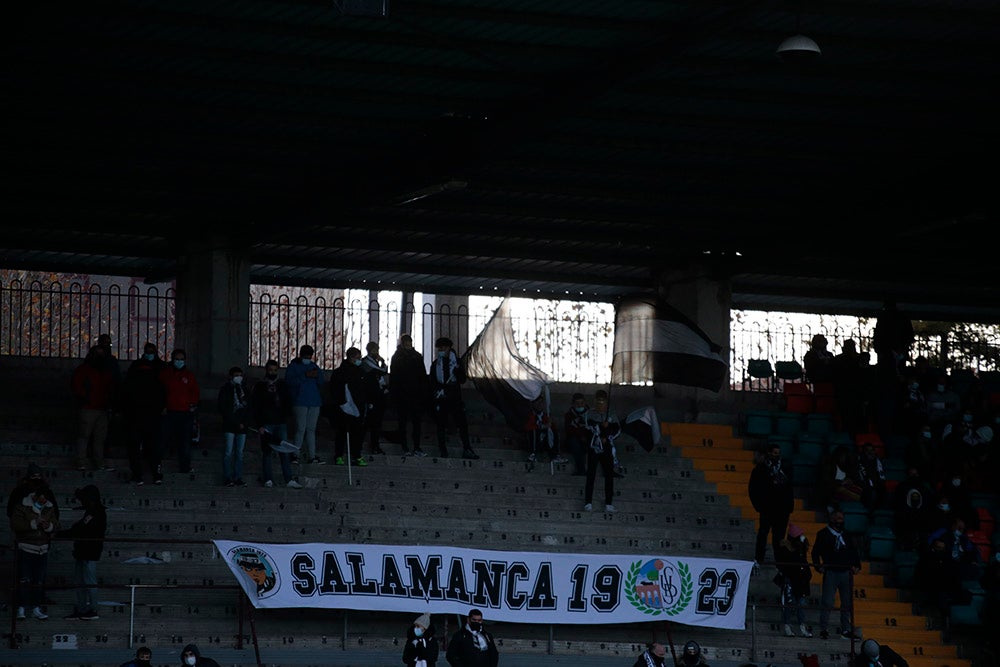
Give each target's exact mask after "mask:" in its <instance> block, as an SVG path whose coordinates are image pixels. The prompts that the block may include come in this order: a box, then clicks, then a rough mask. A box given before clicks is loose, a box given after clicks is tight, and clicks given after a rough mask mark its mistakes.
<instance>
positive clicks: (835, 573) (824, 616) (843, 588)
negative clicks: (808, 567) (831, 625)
mask: <svg viewBox="0 0 1000 667" xmlns="http://www.w3.org/2000/svg"><path fill="white" fill-rule="evenodd" d="M837 594H839V595H840V629H841V630H842V631H844V632H846V631H848V630H853V629H854V628H852V627H851V604H852V603H853V602H854V591H852V590H851V572H850V570H829V569H828V570H826V571H825V572H823V597H822V600H821V602H820V604H821V605H822V606H821V607H820V611H819V627H820V630H826V624H827V623H828V622H829V621H830V612H831V611H833V602H834V599H835V597H836V596H837Z"/></svg>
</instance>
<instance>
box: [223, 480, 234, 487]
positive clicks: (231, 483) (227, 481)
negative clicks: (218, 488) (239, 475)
mask: <svg viewBox="0 0 1000 667" xmlns="http://www.w3.org/2000/svg"><path fill="white" fill-rule="evenodd" d="M225 486H226V488H229V489H231V488H233V487H235V486H236V482H234V481H233V480H231V479H227V480H226V484H225Z"/></svg>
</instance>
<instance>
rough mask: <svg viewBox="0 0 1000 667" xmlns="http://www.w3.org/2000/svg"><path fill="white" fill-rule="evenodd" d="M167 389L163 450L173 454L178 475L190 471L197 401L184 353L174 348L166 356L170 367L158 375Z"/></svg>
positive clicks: (197, 390) (198, 394) (198, 392)
mask: <svg viewBox="0 0 1000 667" xmlns="http://www.w3.org/2000/svg"><path fill="white" fill-rule="evenodd" d="M160 378H161V381H162V382H163V385H164V386H165V387H166V388H167V407H166V413H165V415H164V422H163V425H164V438H163V440H164V446H165V447H166V448H167V451H168V452H169V451H170V450H171V449H173V450H175V451H176V453H177V471H178V472H180V473H181V474H187V473H190V472H194V470H192V469H191V436H192V434H193V432H194V420H195V413H196V412H197V411H198V403H199V402H200V401H201V390H200V388H199V387H198V379H197V378H195V376H194V373H192V372H191V371H190V369H188V367H187V353H186V352H184V350H182V349H181V348H177V349H176V350H174V351H173V353H172V354H171V355H170V365H169V366H167V367H166V368H165V369H164V370H163V372H162V373H161V374H160Z"/></svg>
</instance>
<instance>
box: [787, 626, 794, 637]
mask: <svg viewBox="0 0 1000 667" xmlns="http://www.w3.org/2000/svg"><path fill="white" fill-rule="evenodd" d="M785 636H786V637H794V636H795V633H794V632H792V626H790V625H788V623H785Z"/></svg>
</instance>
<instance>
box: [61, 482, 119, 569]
mask: <svg viewBox="0 0 1000 667" xmlns="http://www.w3.org/2000/svg"><path fill="white" fill-rule="evenodd" d="M76 497H77V498H78V499H79V500H80V502H81V503H82V504H83V516H82V517H80V519H79V520H78V521H77V522H76V523H74V524H73V525H72V526H70V528H69V529H68V530H65V531H62V532H61V533H59V535H60V537H72V538H73V558H74V559H75V560H101V552H102V551H103V550H104V536H105V534H106V533H107V531H108V513H107V511H106V510H105V509H104V504H103V503H101V493H100V491H98V490H97V487H96V486H94V485H93V484H88V485H87V486H85V487H83V488H82V489H78V490H77V492H76Z"/></svg>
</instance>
